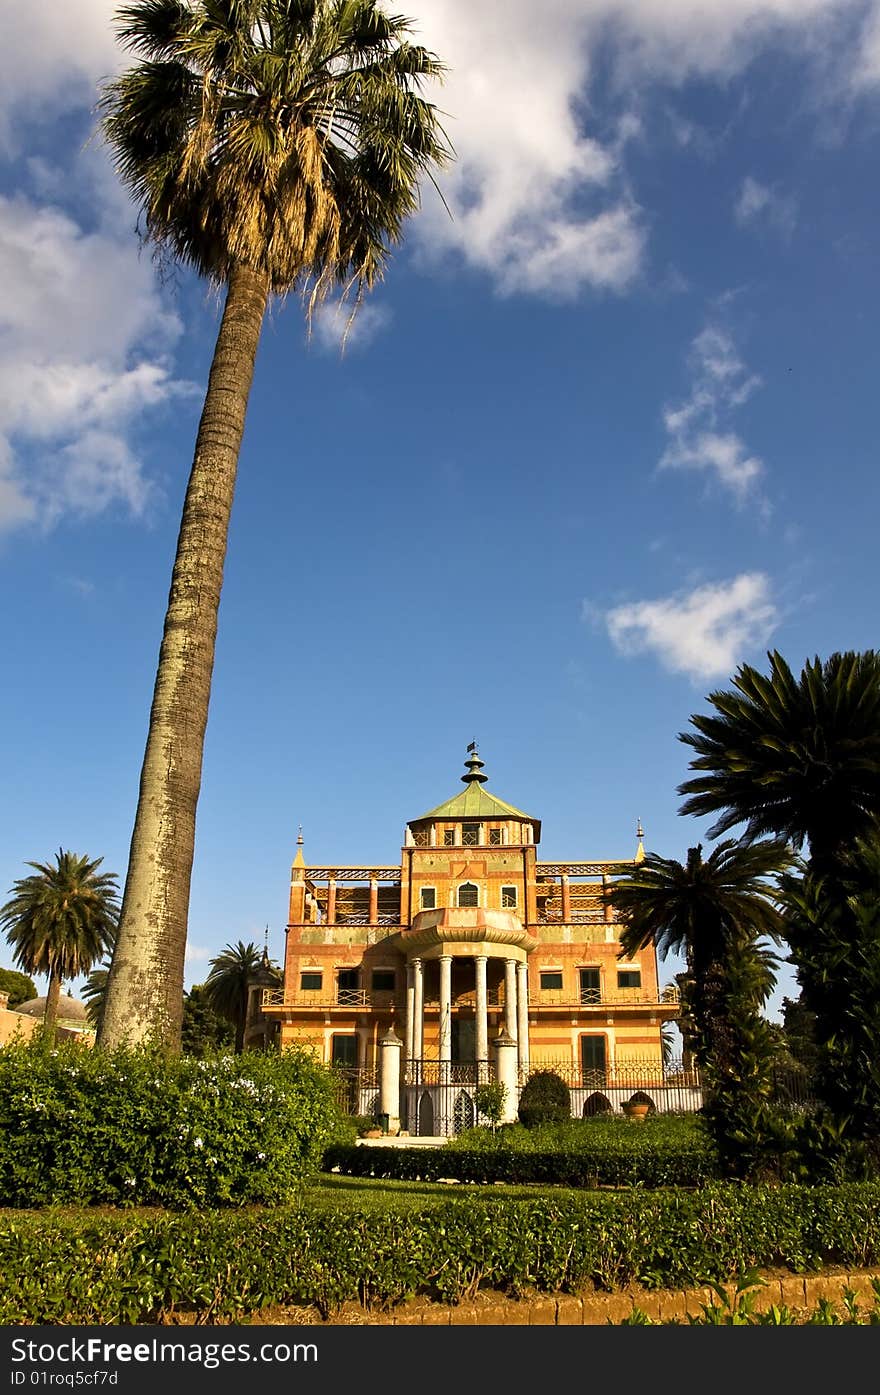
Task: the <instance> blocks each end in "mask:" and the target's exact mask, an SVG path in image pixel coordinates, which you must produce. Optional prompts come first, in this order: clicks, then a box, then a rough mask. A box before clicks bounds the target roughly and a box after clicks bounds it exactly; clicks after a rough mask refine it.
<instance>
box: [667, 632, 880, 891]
mask: <svg viewBox="0 0 880 1395" xmlns="http://www.w3.org/2000/svg"><path fill="white" fill-rule="evenodd" d="M769 659H770V674H769V676H765V675H763V674H761V673H759V672H758V670H757V669H754V668H751V667H750V666H749V665H748V664H744V665H743V666H742V667H741V668H740V669H739V671H738V673H737V674H736V676H735V678H734V679H733V690H732V691H730V690H728V691H726V692H714V693H711V694H710V695H709V702H710V703H711V704H712V706H713V707H714V708H715V712H714V713H713V714H711V715H708V716H704V715H695V716H692V717H691V723H692V725H693V726H694V727H695V728H696V731H693V732H683V733H681V736H680V739H681V740H682V741H684V742H685V743H686V744H687V745H688V746H691V747H692V748H693V750H694V751H695V752H696V755H695V757H694V759H692V760H691V762H690V766H691V769H692V770H696V771H700V772H701V773H700V774H698V775H695V776H694V777H692V778H691V779H689V780H686V781H685V782H684V783H683V784H682V785H681V786H680V787H679V794H684V795H687V796H688V797H687V799H686V800H685V802H684V804H682V806H681V812H682V813H683V814H696V815H698V816H700V817H703V816H706V815H715V814H720V815H721V817H720V818H718V820H717V822H716V823H715V825H714V827H713V828H711V829H710V831H709V832H710V837H713V838H714V837H717V836H718V835H719V834H723V833H727V832H728V831H729V830H730V829H732V828H735V827H736V826H737V825H738V824H744V825H745V837H746V838H748V839H750V840H751V839H755V838H762V837H765V836H767V835H771V836H775V837H777V838H784V839H786V840H788V841H789V842H790V843H792V844H793V845H794V846H795V847H797V848H800V847H802V846H803V844H804V842H805V841H806V842H808V843H809V846H810V853H811V858H812V861H813V863H814V864H815V865H817V866H818V867H821V869H822V870H828V869H829V867H830V866H832V865H833V864H834V863H835V862H836V860H837V858H838V857H839V856H840V853H841V851H842V850H845V849H846V848H848V847H851V846H852V845H853V844H854V842H855V840H856V838H858V837H861V836H865V835H866V834H867V833H868V832H869V831H870V829H871V828H872V827H874V828H876V827H877V823H878V818H880V653H877V652H876V651H874V650H867V651H865V652H864V653H852V652H850V653H845V654H832V655H831V657H830V658H829V659H827V660H825V661H822V660H820V659H819V658H816V659H814V660H813V661H812V662H811V663H807V664H805V666H804V669H803V671H802V673H801V675H800V678H795V676H794V674H793V673H792V671H791V669H790V668H789V666H788V664H787V663H786V662H785V660H784V659H783V658H782V656H781V654H779V653H777V652H774V653H772V654H770V655H769Z"/></svg>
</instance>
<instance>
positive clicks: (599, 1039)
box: [581, 1036, 608, 1090]
mask: <svg viewBox="0 0 880 1395" xmlns="http://www.w3.org/2000/svg"><path fill="white" fill-rule="evenodd" d="M581 1075H582V1077H583V1084H584V1085H586V1086H588V1087H589V1088H590V1089H593V1090H596V1089H599V1088H600V1087H601V1086H603V1085H605V1084H607V1075H608V1069H607V1062H606V1059H605V1038H604V1036H591V1037H581Z"/></svg>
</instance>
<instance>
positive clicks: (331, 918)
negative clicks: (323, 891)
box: [327, 877, 336, 925]
mask: <svg viewBox="0 0 880 1395" xmlns="http://www.w3.org/2000/svg"><path fill="white" fill-rule="evenodd" d="M327 924H328V925H335V924H336V878H335V877H331V878H330V880H329V882H328V883H327Z"/></svg>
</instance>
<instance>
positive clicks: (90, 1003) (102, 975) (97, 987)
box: [82, 962, 110, 1031]
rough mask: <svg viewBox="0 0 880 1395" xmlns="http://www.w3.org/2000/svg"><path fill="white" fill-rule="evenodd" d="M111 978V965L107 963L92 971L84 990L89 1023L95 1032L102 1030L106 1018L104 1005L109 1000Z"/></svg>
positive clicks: (83, 994)
mask: <svg viewBox="0 0 880 1395" xmlns="http://www.w3.org/2000/svg"><path fill="white" fill-rule="evenodd" d="M109 977H110V964H109V962H108V963H105V964H103V965H102V966H101V968H99V969H92V972H91V973H90V974H89V976H88V978H87V979H86V981H85V985H84V987H83V990H82V996H83V999H84V1001H85V1005H86V1012H87V1013H88V1018H89V1021H90V1022H91V1024H92V1026H93V1027H94V1028H95V1031H100V1030H101V1022H102V1020H103V1017H104V1003H105V1001H106V999H107V980H108V978H109Z"/></svg>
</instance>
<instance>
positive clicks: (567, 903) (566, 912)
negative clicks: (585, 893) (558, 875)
mask: <svg viewBox="0 0 880 1395" xmlns="http://www.w3.org/2000/svg"><path fill="white" fill-rule="evenodd" d="M562 919H563V920H564V921H566V922H568V921H569V920H571V883H570V882H569V880H568V877H567V876H565V875H563V877H562Z"/></svg>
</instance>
